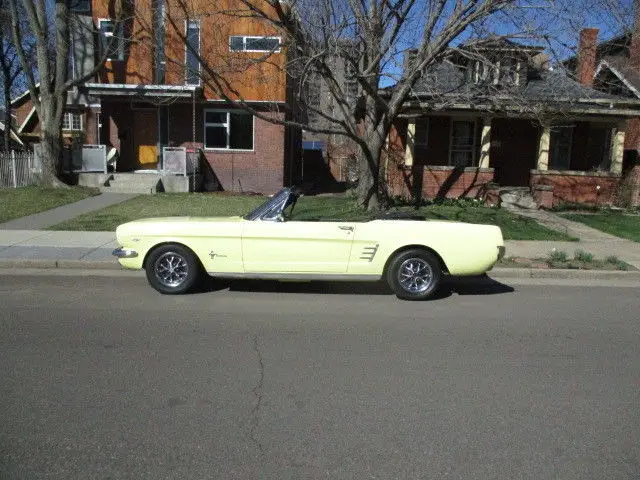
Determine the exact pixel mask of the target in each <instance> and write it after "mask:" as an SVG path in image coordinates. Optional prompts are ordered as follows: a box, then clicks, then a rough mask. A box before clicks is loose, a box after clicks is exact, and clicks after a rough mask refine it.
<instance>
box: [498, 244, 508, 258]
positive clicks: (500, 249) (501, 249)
mask: <svg viewBox="0 0 640 480" xmlns="http://www.w3.org/2000/svg"><path fill="white" fill-rule="evenodd" d="M506 251H507V249H506V248H505V247H503V246H499V247H498V260H502V257H504V254H505V253H506Z"/></svg>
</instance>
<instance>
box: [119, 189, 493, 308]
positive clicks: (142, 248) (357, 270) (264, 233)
mask: <svg viewBox="0 0 640 480" xmlns="http://www.w3.org/2000/svg"><path fill="white" fill-rule="evenodd" d="M299 197H301V194H300V192H299V191H298V190H297V189H295V188H289V187H287V188H283V189H282V190H280V191H279V192H278V193H277V194H275V195H274V196H272V197H270V198H269V199H268V200H267V201H266V202H265V203H263V204H262V205H260V206H259V207H258V208H256V209H255V210H253V211H252V212H250V213H248V214H247V215H245V216H243V217H239V216H237V217H203V218H195V217H168V218H148V219H143V220H137V221H133V222H128V223H124V224H122V225H120V226H118V228H117V230H116V237H117V239H118V243H119V245H121V247H120V248H117V249H116V250H114V252H113V254H114V255H115V256H116V257H117V258H118V259H119V261H120V263H121V265H122V266H123V267H125V268H129V269H145V271H146V274H147V279H148V280H149V283H150V284H151V286H153V287H154V288H155V289H156V290H158V291H159V292H161V293H165V294H177V293H185V292H187V291H189V290H191V289H192V288H194V287H195V286H196V284H197V283H198V282H199V280H201V279H202V276H203V274H204V273H207V274H209V275H211V276H214V277H222V278H251V279H277V280H347V281H349V280H351V281H378V280H381V279H385V280H386V282H387V283H388V284H389V287H390V288H391V289H392V290H393V291H394V292H395V294H396V295H397V296H398V297H399V298H402V299H406V300H421V299H425V298H428V297H430V296H432V295H433V294H434V293H435V291H436V290H437V288H438V285H439V283H440V281H441V279H442V276H443V275H445V274H448V275H479V274H482V273H485V272H486V271H487V270H490V269H491V268H492V267H493V265H494V264H495V263H496V262H497V261H498V260H499V259H500V258H501V257H502V256H503V255H504V242H503V239H502V232H501V230H500V228H499V227H496V226H494V225H475V224H469V223H461V222H449V221H437V220H425V219H424V218H419V217H410V216H406V217H404V218H403V217H401V216H395V217H392V216H390V215H387V216H383V217H380V218H376V219H372V220H370V221H363V222H356V221H339V220H335V221H334V220H330V221H324V220H320V221H299V220H295V219H294V218H293V217H292V213H293V211H294V209H295V206H296V202H297V201H298V198H299Z"/></svg>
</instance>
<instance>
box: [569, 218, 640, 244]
mask: <svg viewBox="0 0 640 480" xmlns="http://www.w3.org/2000/svg"><path fill="white" fill-rule="evenodd" d="M563 216H564V217H565V218H568V219H569V220H573V221H574V222H580V223H584V224H585V225H587V226H589V227H592V228H596V229H598V230H602V231H603V232H606V233H610V234H611V235H615V236H616V237H622V238H627V239H629V240H633V241H634V242H640V216H638V215H623V214H620V213H608V214H606V215H580V214H566V215H563Z"/></svg>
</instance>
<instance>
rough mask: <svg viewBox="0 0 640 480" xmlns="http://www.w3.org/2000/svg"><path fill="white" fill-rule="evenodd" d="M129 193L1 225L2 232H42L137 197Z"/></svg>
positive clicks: (98, 197) (99, 197) (92, 199)
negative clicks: (79, 216)
mask: <svg viewBox="0 0 640 480" xmlns="http://www.w3.org/2000/svg"><path fill="white" fill-rule="evenodd" d="M136 196H137V195H136V194H129V193H102V194H100V195H95V196H93V197H88V198H85V199H83V200H79V201H77V202H74V203H69V204H67V205H62V206H60V207H56V208H53V209H51V210H47V211H45V212H40V213H36V214H34V215H28V216H26V217H22V218H16V219H15V220H11V221H8V222H5V223H0V230H42V229H44V228H48V227H52V226H53V225H57V224H58V223H62V222H65V221H67V220H71V219H72V218H75V217H77V216H78V215H82V214H85V213H89V212H93V211H95V210H100V209H102V208H105V207H109V206H111V205H115V204H117V203H120V202H124V201H125V200H129V199H131V198H133V197H136Z"/></svg>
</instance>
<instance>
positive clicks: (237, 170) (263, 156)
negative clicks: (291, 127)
mask: <svg viewBox="0 0 640 480" xmlns="http://www.w3.org/2000/svg"><path fill="white" fill-rule="evenodd" d="M272 115H278V114H272ZM281 118H282V117H281ZM188 125H189V135H188V137H187V138H186V140H187V142H181V143H179V145H182V144H188V143H190V140H191V127H190V125H191V123H190V119H189V124H188ZM173 128H175V127H173ZM202 135H203V126H202V122H200V123H199V124H198V123H196V143H197V144H200V145H202V141H203V140H202ZM170 137H171V138H175V137H174V135H173V134H172V133H171V132H170ZM253 148H254V149H253V151H252V152H225V151H221V150H205V152H204V154H205V158H206V159H207V162H208V163H209V166H210V167H211V169H212V170H213V173H215V175H216V177H217V178H218V180H219V181H220V183H221V185H222V188H223V189H224V190H227V191H242V192H258V193H264V194H272V193H275V192H276V191H277V190H278V189H279V188H282V186H283V185H284V162H285V155H284V127H283V126H281V125H276V124H273V123H269V122H267V121H266V120H262V119H259V118H256V119H255V135H254V146H253Z"/></svg>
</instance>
